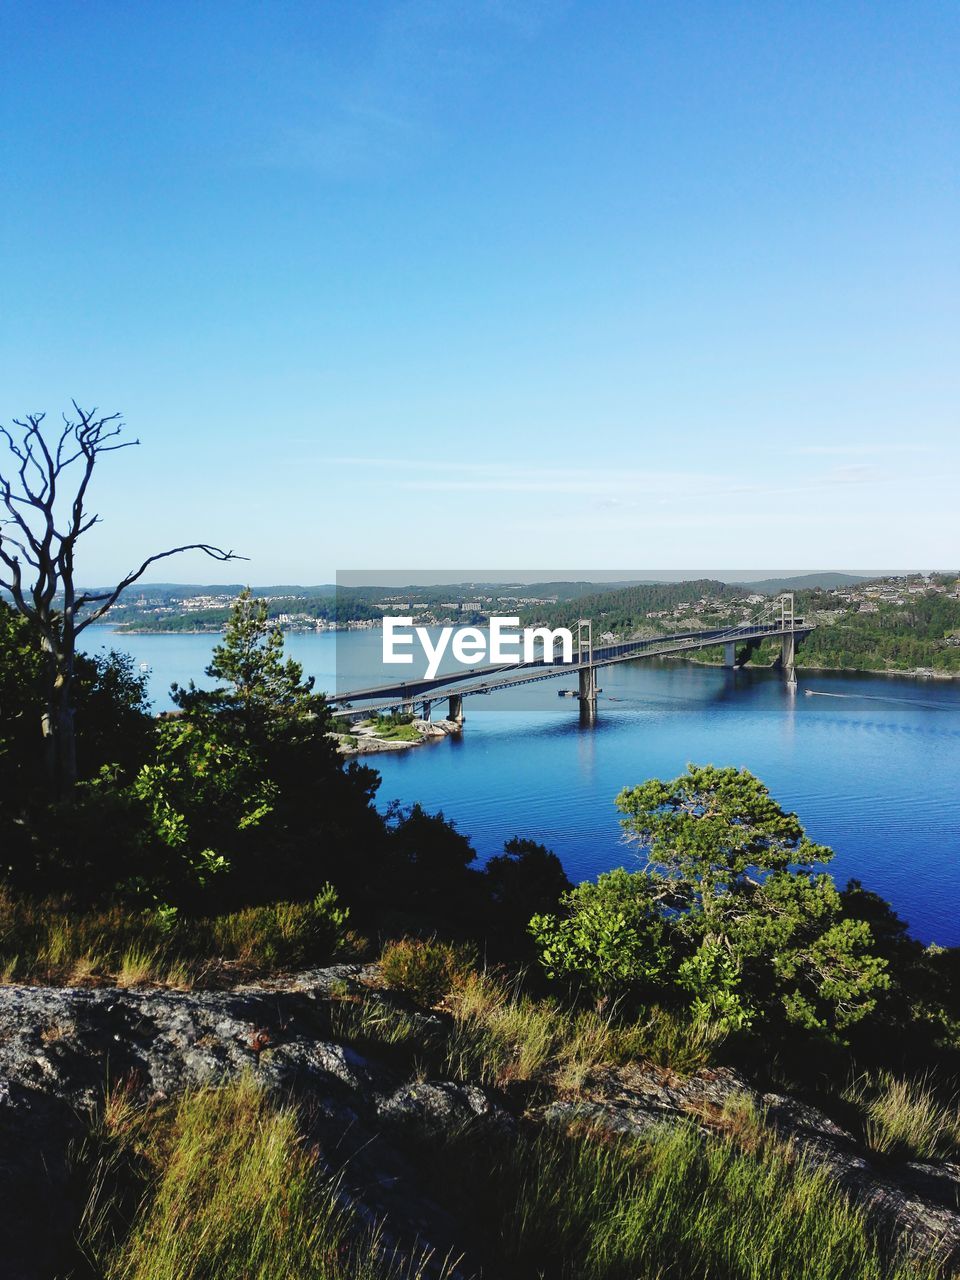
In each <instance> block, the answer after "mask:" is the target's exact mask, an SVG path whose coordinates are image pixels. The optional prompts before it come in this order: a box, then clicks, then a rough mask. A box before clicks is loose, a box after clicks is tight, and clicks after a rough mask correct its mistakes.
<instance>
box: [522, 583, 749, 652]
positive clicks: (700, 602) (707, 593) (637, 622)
mask: <svg viewBox="0 0 960 1280" xmlns="http://www.w3.org/2000/svg"><path fill="white" fill-rule="evenodd" d="M746 590H747V588H744V587H742V586H733V585H731V584H730V583H725V582H719V581H717V580H715V579H713V578H697V579H695V580H693V581H691V582H652V583H643V584H640V585H637V586H631V587H622V588H621V589H620V590H617V591H597V592H594V593H591V594H589V595H583V596H580V597H578V598H577V599H575V600H563V601H558V602H557V603H556V604H551V605H548V606H530V607H528V608H526V609H523V610H521V615H520V620H521V623H522V624H523V625H524V626H527V625H531V624H533V623H535V622H549V624H550V625H551V626H554V627H559V626H564V627H570V626H574V627H575V626H576V624H577V619H578V618H592V619H593V624H594V638H595V639H596V637H597V635H598V634H599V633H606V632H608V631H609V632H612V633H614V634H616V635H622V636H629V635H630V634H632V633H633V631H635V630H636V629H637V628H638V627H641V626H643V625H645V624H646V623H647V622H648V621H649V620H650V619H651V615H656V614H673V613H674V611H676V610H683V607H684V606H688V607H689V608H690V609H691V610H692V609H694V608H697V607H699V610H700V612H701V613H707V614H708V615H710V616H712V614H713V613H714V612H716V611H717V610H719V611H725V610H726V609H727V608H729V605H730V604H731V603H732V601H734V600H736V599H740V598H742V597H743V596H744V593H745V591H746ZM683 611H684V612H686V610H683ZM676 620H678V619H674V621H676ZM598 629H599V630H598ZM666 629H671V628H669V627H668V628H666Z"/></svg>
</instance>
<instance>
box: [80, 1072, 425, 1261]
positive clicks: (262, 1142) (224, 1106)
mask: <svg viewBox="0 0 960 1280" xmlns="http://www.w3.org/2000/svg"><path fill="white" fill-rule="evenodd" d="M78 1164H79V1166H80V1167H82V1168H83V1169H84V1170H85V1172H86V1177H87V1186H88V1199H87V1204H86V1207H85V1210H84V1212H83V1215H82V1219H81V1223H80V1230H79V1243H80V1248H81V1251H82V1253H83V1255H84V1257H85V1259H86V1261H87V1263H88V1264H89V1265H90V1268H91V1271H93V1272H94V1273H95V1274H97V1275H100V1276H102V1277H104V1280H201V1277H202V1278H204V1280H206V1278H208V1277H214V1276H216V1277H217V1278H218V1280H248V1278H249V1280H252V1278H253V1277H256V1278H257V1280H292V1278H293V1277H296V1278H297V1280H419V1278H420V1277H423V1276H424V1273H425V1271H426V1269H427V1266H428V1263H429V1261H430V1259H429V1258H428V1256H427V1255H425V1254H423V1253H421V1254H415V1255H414V1256H413V1257H408V1258H400V1257H398V1256H396V1255H394V1254H392V1253H391V1252H390V1251H388V1250H387V1249H386V1248H385V1247H384V1245H383V1240H382V1236H381V1233H380V1231H379V1230H378V1229H377V1228H376V1227H373V1228H371V1227H370V1226H369V1225H367V1224H365V1223H364V1222H363V1221H361V1219H360V1218H359V1217H358V1216H357V1215H356V1214H355V1213H354V1212H353V1210H351V1208H350V1207H349V1204H348V1201H347V1199H346V1198H345V1196H344V1195H343V1193H342V1189H341V1186H340V1183H339V1179H338V1177H337V1176H336V1174H334V1173H332V1172H331V1171H329V1170H328V1169H327V1168H326V1167H325V1166H324V1165H323V1163H322V1159H321V1157H320V1153H319V1150H318V1149H317V1148H316V1147H315V1146H310V1145H309V1144H308V1143H307V1141H306V1140H305V1135H304V1131H303V1129H302V1127H301V1123H300V1118H299V1115H298V1113H297V1111H296V1110H295V1109H294V1108H293V1107H290V1106H281V1105H277V1104H276V1103H273V1102H271V1101H270V1100H269V1099H268V1098H267V1097H266V1096H265V1095H264V1094H263V1093H262V1092H261V1090H260V1088H259V1087H258V1086H257V1085H256V1084H255V1083H254V1082H253V1081H252V1080H251V1079H249V1078H248V1079H243V1080H240V1081H238V1082H235V1083H233V1084H230V1085H228V1086H225V1087H224V1088H222V1089H219V1090H215V1089H205V1090H200V1091H199V1092H196V1093H193V1094H190V1095H187V1096H185V1097H184V1098H183V1099H181V1101H180V1102H179V1103H177V1104H175V1105H173V1104H167V1105H166V1106H164V1107H161V1108H157V1109H155V1110H152V1111H147V1110H144V1109H142V1108H139V1107H137V1106H136V1105H135V1104H134V1102H133V1099H132V1095H131V1093H130V1091H129V1090H127V1089H123V1088H120V1089H116V1090H114V1091H113V1092H112V1093H111V1094H110V1095H108V1097H107V1099H106V1101H105V1103H104V1106H103V1108H102V1110H101V1111H100V1113H99V1114H98V1116H97V1117H96V1118H95V1121H94V1123H93V1126H92V1128H91V1133H90V1137H89V1138H88V1141H87V1143H86V1147H85V1149H84V1151H83V1152H82V1153H81V1154H80V1155H79V1156H78ZM131 1209H133V1210H134V1211H133V1212H131ZM447 1273H448V1269H447V1268H446V1267H442V1266H441V1267H439V1268H437V1270H436V1271H434V1272H432V1274H433V1275H436V1276H438V1277H439V1280H443V1276H445V1275H447Z"/></svg>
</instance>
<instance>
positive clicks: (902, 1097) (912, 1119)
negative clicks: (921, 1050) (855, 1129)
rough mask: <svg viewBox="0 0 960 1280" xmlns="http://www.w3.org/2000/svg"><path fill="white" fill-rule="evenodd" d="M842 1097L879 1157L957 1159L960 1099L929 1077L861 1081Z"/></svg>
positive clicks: (881, 1074) (882, 1077)
mask: <svg viewBox="0 0 960 1280" xmlns="http://www.w3.org/2000/svg"><path fill="white" fill-rule="evenodd" d="M844 1097H845V1098H846V1100H847V1101H848V1102H852V1103H854V1104H855V1105H856V1106H857V1108H858V1109H859V1111H860V1114H861V1116H862V1119H863V1133H864V1140H865V1142H866V1144H867V1146H868V1147H869V1148H870V1150H871V1151H875V1152H876V1153H877V1154H878V1155H885V1156H893V1157H901V1158H903V1157H907V1158H912V1159H919V1160H927V1159H938V1158H939V1159H944V1158H949V1159H956V1158H957V1156H958V1154H960V1099H958V1097H957V1095H956V1093H953V1094H949V1095H948V1094H945V1092H944V1090H943V1089H942V1087H937V1085H936V1084H935V1082H934V1080H933V1078H932V1077H931V1076H929V1075H922V1076H918V1077H915V1078H909V1077H900V1076H895V1075H893V1074H892V1073H890V1072H888V1071H882V1072H879V1073H878V1074H876V1075H869V1074H867V1075H862V1076H859V1077H857V1079H855V1080H854V1081H853V1082H852V1083H851V1084H850V1085H849V1086H848V1088H847V1089H846V1090H845V1091H844Z"/></svg>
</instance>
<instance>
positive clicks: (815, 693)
mask: <svg viewBox="0 0 960 1280" xmlns="http://www.w3.org/2000/svg"><path fill="white" fill-rule="evenodd" d="M803 692H804V694H805V695H806V696H807V697H808V698H846V699H851V700H853V701H855V702H898V703H902V704H903V706H905V707H929V708H930V710H931V711H960V704H958V705H957V706H955V707H949V706H944V705H943V703H942V702H923V701H922V700H921V699H919V698H889V697H886V696H884V695H883V694H882V693H828V692H827V691H826V690H825V689H804V691H803Z"/></svg>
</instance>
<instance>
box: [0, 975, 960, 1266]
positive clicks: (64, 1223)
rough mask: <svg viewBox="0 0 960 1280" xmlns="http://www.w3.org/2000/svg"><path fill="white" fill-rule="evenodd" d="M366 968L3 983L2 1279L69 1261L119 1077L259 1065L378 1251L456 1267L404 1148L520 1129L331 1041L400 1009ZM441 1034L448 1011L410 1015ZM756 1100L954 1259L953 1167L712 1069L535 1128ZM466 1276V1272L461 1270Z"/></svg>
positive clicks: (541, 1117) (874, 1204)
mask: <svg viewBox="0 0 960 1280" xmlns="http://www.w3.org/2000/svg"><path fill="white" fill-rule="evenodd" d="M375 977H376V972H375V970H364V969H362V968H361V967H360V966H357V965H338V966H333V967H331V968H326V969H316V970H311V971H308V972H305V973H301V974H299V975H297V976H296V977H293V978H288V979H276V980H273V981H269V980H266V981H264V982H261V983H258V984H256V985H254V986H246V987H238V988H236V989H234V990H231V991H218V992H213V991H208V992H203V991H196V992H177V991H160V990H121V989H118V988H99V989H93V988H83V989H79V988H78V989H52V988H45V987H31V986H4V987H0V1276H2V1277H4V1278H7V1277H9V1278H10V1280H41V1278H43V1280H46V1278H47V1277H51V1276H54V1275H57V1274H58V1273H59V1274H62V1270H61V1268H62V1258H63V1256H64V1250H65V1248H66V1247H67V1246H68V1244H69V1237H70V1233H71V1230H72V1224H73V1223H74V1222H75V1220H76V1215H77V1213H78V1212H79V1210H80V1208H81V1201H82V1195H83V1194H84V1192H83V1189H82V1188H80V1187H78V1186H75V1185H74V1183H73V1181H72V1178H71V1172H70V1161H69V1158H68V1153H69V1145H70V1143H71V1140H72V1139H74V1138H76V1137H77V1136H79V1135H80V1134H81V1133H83V1132H84V1130H85V1127H86V1124H87V1119H86V1117H87V1114H88V1113H89V1112H90V1110H91V1109H92V1108H95V1107H96V1106H97V1105H98V1104H99V1103H100V1102H101V1101H102V1099H103V1097H104V1092H105V1089H106V1088H107V1087H108V1086H109V1085H112V1084H117V1083H126V1084H127V1085H128V1086H129V1087H130V1088H132V1089H134V1090H135V1091H136V1092H137V1093H138V1095H139V1096H140V1097H141V1098H142V1099H143V1100H144V1101H150V1100H162V1099H167V1098H173V1097H175V1096H177V1095H179V1094H180V1093H182V1092H183V1091H184V1090H186V1089H188V1088H191V1087H198V1086H204V1085H211V1084H217V1083H220V1082H223V1081H225V1080H229V1079H232V1078H235V1077H237V1076H239V1075H241V1074H242V1073H244V1072H255V1073H256V1074H257V1076H258V1078H259V1079H260V1080H261V1081H262V1082H263V1084H264V1086H265V1087H266V1088H268V1089H272V1090H276V1091H277V1092H278V1093H279V1094H281V1095H282V1096H288V1095H293V1096H296V1097H300V1098H303V1099H305V1100H308V1101H309V1107H307V1108H305V1113H306V1114H308V1115H309V1117H310V1121H309V1122H310V1124H311V1126H312V1131H313V1130H315V1134H314V1133H313V1132H311V1136H315V1137H316V1139H317V1143H318V1145H319V1147H320V1149H321V1150H323V1151H325V1152H330V1153H333V1155H331V1156H330V1160H331V1165H330V1167H331V1169H334V1168H335V1169H336V1170H338V1171H340V1172H342V1177H343V1186H344V1194H345V1195H346V1196H348V1197H349V1199H350V1201H351V1203H352V1205H353V1207H354V1208H355V1209H356V1210H357V1211H359V1213H360V1214H361V1216H362V1217H363V1218H364V1219H365V1220H367V1221H369V1222H371V1223H373V1222H375V1221H377V1222H383V1221H386V1223H387V1227H386V1229H385V1232H384V1235H383V1240H384V1242H385V1246H387V1247H389V1248H390V1249H396V1250H398V1251H399V1252H400V1254H401V1255H402V1254H403V1253H404V1252H405V1251H408V1252H412V1251H413V1250H414V1249H416V1248H419V1247H421V1246H423V1245H424V1244H425V1243H426V1244H427V1245H429V1246H430V1247H431V1248H432V1249H433V1250H434V1254H435V1257H436V1258H437V1260H438V1263H437V1271H438V1272H439V1260H441V1259H444V1258H447V1257H454V1258H455V1257H457V1256H458V1249H457V1240H458V1232H457V1229H456V1224H455V1223H453V1222H451V1221H450V1220H449V1219H448V1217H447V1215H446V1214H445V1212H444V1211H443V1210H442V1209H441V1208H440V1207H439V1206H438V1205H437V1204H436V1203H434V1202H433V1201H432V1200H431V1198H430V1196H429V1195H428V1194H427V1193H426V1192H425V1190H424V1189H423V1184H422V1175H421V1174H420V1173H419V1172H418V1170H417V1169H416V1167H415V1162H412V1161H411V1160H410V1158H409V1157H408V1155H407V1154H405V1152H406V1151H407V1150H408V1149H409V1146H410V1141H409V1140H410V1138H411V1136H415V1135H417V1134H421V1135H429V1134H435V1133H438V1132H439V1133H444V1132H451V1131H453V1130H456V1129H458V1128H460V1127H461V1126H463V1125H465V1124H469V1125H472V1126H480V1127H483V1126H495V1127H496V1128H497V1129H507V1130H509V1129H510V1128H511V1127H512V1126H514V1125H515V1124H517V1123H518V1120H517V1119H516V1118H515V1117H514V1116H513V1115H511V1113H510V1110H509V1109H508V1107H507V1105H506V1103H505V1102H504V1101H503V1100H502V1099H498V1098H497V1097H496V1096H495V1095H494V1094H492V1093H491V1092H490V1091H487V1090H484V1089H480V1088H478V1087H476V1086H474V1085H463V1084H460V1083H457V1082H454V1081H450V1080H442V1079H435V1080H419V1079H417V1080H411V1079H410V1078H409V1073H405V1072H403V1071H401V1070H399V1069H398V1068H397V1067H396V1066H395V1065H391V1064H390V1062H389V1061H388V1060H387V1059H388V1057H389V1055H386V1056H385V1055H384V1054H383V1053H381V1052H379V1051H378V1052H377V1053H367V1052H360V1051H359V1050H358V1049H357V1048H356V1047H351V1045H350V1044H347V1043H343V1042H342V1037H340V1036H339V1035H338V1034H337V1028H338V1026H339V1025H340V1024H339V1023H338V1021H337V1011H338V1010H339V1011H340V1012H341V1013H342V1011H343V1009H344V1007H345V1006H344V1003H343V1002H344V999H345V997H346V998H347V999H348V1002H349V997H350V995H351V993H355V994H359V993H361V992H362V994H363V998H364V1000H365V1001H367V1002H371V1001H372V1002H375V1003H376V1002H382V1003H383V1004H384V1005H385V1006H394V1005H395V1003H396V1002H395V999H394V997H392V996H391V995H390V994H389V993H384V992H380V991H378V990H376V989H374V988H373V987H372V986H371V985H370V984H371V982H372V981H373V980H374V979H375ZM404 1014H405V1016H406V1017H408V1018H410V1019H413V1020H414V1022H415V1023H417V1024H418V1025H419V1027H420V1028H421V1029H422V1032H423V1040H424V1043H427V1042H429V1041H431V1040H433V1041H434V1042H435V1041H436V1039H437V1035H438V1032H442V1030H443V1028H444V1021H443V1019H442V1018H441V1017H440V1015H438V1014H435V1013H429V1012H424V1011H417V1010H415V1009H411V1008H405V1010H404ZM742 1098H746V1099H748V1100H749V1101H750V1102H751V1103H752V1105H753V1106H754V1107H755V1108H756V1110H757V1111H758V1112H759V1113H761V1114H763V1115H764V1116H765V1117H766V1121H767V1123H768V1124H769V1125H771V1126H773V1127H774V1129H775V1130H776V1131H777V1132H778V1133H779V1134H780V1135H782V1136H783V1137H784V1138H785V1139H788V1140H790V1141H791V1142H792V1143H793V1144H794V1146H795V1148H796V1150H797V1151H798V1153H799V1154H800V1155H801V1156H803V1157H805V1158H807V1159H809V1160H810V1161H811V1162H814V1163H816V1164H817V1165H819V1166H823V1167H825V1168H826V1169H827V1170H828V1171H829V1173H830V1174H831V1175H832V1176H833V1177H834V1178H835V1179H836V1180H837V1182H838V1184H839V1185H840V1186H842V1187H843V1188H845V1189H846V1190H847V1191H849V1192H850V1193H851V1194H852V1195H853V1196H854V1197H856V1198H857V1199H858V1200H859V1201H860V1202H861V1203H863V1204H864V1205H865V1206H866V1207H867V1209H868V1211H869V1212H870V1214H871V1215H872V1217H873V1218H874V1220H875V1222H876V1224H877V1225H878V1226H879V1227H880V1228H881V1230H882V1231H883V1232H884V1233H885V1234H886V1233H888V1232H891V1231H892V1232H897V1233H899V1234H900V1235H901V1236H902V1237H905V1238H908V1239H909V1240H910V1241H912V1242H913V1243H914V1244H915V1245H916V1246H918V1247H920V1248H922V1249H923V1250H924V1251H929V1250H932V1249H936V1250H937V1251H939V1253H940V1255H941V1256H942V1257H944V1258H945V1259H946V1258H947V1257H957V1256H960V1212H958V1193H960V1168H958V1167H957V1166H955V1165H951V1164H946V1163H936V1164H934V1163H919V1162H918V1163H905V1164H901V1165H898V1166H895V1167H894V1166H892V1165H884V1166H883V1167H880V1166H879V1165H878V1164H877V1163H876V1162H872V1161H871V1160H870V1159H869V1158H868V1156H867V1155H866V1153H865V1152H864V1151H863V1150H862V1148H860V1147H859V1146H858V1143H857V1142H856V1140H855V1138H854V1136H853V1135H852V1134H851V1133H849V1132H848V1131H847V1130H845V1129H844V1128H843V1127H842V1126H840V1125H838V1124H837V1123H835V1122H834V1121H833V1120H831V1119H830V1118H829V1117H828V1116H826V1115H825V1114H823V1113H822V1112H820V1111H819V1110H817V1109H815V1108H813V1107H810V1106H807V1105H805V1104H803V1103H801V1102H799V1101H797V1100H796V1099H793V1098H789V1097H786V1096H783V1095H780V1094H774V1093H763V1092H761V1091H759V1090H757V1089H756V1088H754V1087H753V1086H752V1085H751V1084H750V1083H749V1082H748V1081H747V1080H745V1079H744V1078H742V1077H741V1076H739V1075H738V1074H737V1073H735V1072H733V1071H730V1070H726V1069H722V1070H710V1071H706V1070H705V1071H700V1072H697V1073H695V1074H693V1075H691V1076H689V1077H685V1078H682V1077H679V1076H676V1075H674V1074H672V1073H670V1072H668V1071H665V1070H663V1069H660V1068H657V1067H654V1066H652V1065H650V1064H635V1065H633V1066H631V1067H629V1068H624V1069H620V1070H617V1071H611V1072H608V1073H605V1074H604V1075H603V1076H602V1077H601V1078H599V1079H598V1080H597V1081H595V1082H594V1084H593V1086H592V1087H591V1088H590V1089H588V1090H587V1091H586V1092H585V1094H584V1095H583V1096H582V1097H579V1098H577V1099H576V1100H563V1099H557V1100H554V1101H553V1102H550V1103H548V1104H547V1105H545V1106H541V1107H540V1108H539V1109H537V1110H536V1111H535V1112H534V1113H533V1114H532V1119H534V1120H536V1121H539V1122H541V1123H547V1124H566V1123H568V1122H569V1121H572V1120H574V1119H579V1120H586V1121H588V1122H589V1123H590V1124H591V1126H595V1127H597V1128H600V1129H602V1130H606V1131H608V1132H610V1133H641V1132H643V1131H645V1130H648V1129H650V1128H651V1127H652V1126H655V1125H661V1124H664V1123H666V1124H678V1123H686V1124H689V1123H691V1122H692V1123H694V1124H695V1125H699V1126H700V1127H701V1128H702V1129H703V1130H704V1132H705V1133H706V1132H710V1131H716V1130H717V1129H718V1128H722V1126H723V1123H724V1115H725V1114H726V1113H729V1104H730V1103H731V1101H733V1100H736V1099H742ZM462 1274H463V1275H464V1276H467V1275H471V1274H473V1269H471V1268H469V1267H468V1266H466V1265H464V1267H463V1271H462Z"/></svg>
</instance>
